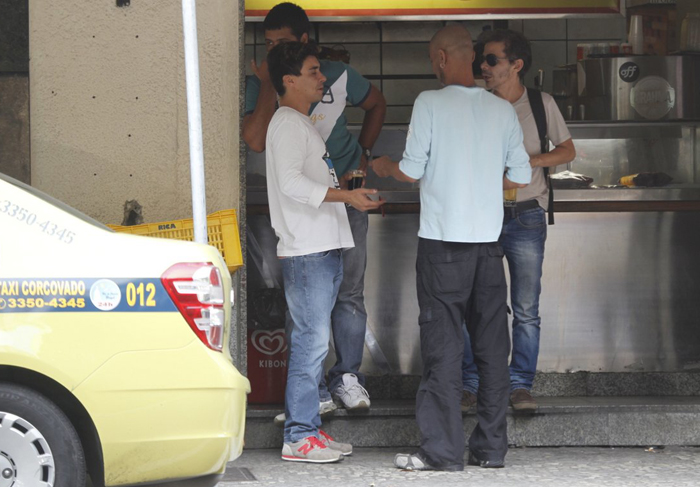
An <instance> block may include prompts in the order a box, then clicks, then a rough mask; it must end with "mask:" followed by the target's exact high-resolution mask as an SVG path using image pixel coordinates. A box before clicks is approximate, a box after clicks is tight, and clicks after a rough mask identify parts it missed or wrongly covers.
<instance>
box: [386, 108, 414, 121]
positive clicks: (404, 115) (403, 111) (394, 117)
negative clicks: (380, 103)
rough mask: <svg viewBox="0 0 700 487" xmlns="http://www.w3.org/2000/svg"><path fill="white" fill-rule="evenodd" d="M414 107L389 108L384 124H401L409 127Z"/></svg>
mask: <svg viewBox="0 0 700 487" xmlns="http://www.w3.org/2000/svg"><path fill="white" fill-rule="evenodd" d="M412 112H413V107H387V109H386V118H385V119H384V123H385V124H386V123H400V124H405V125H408V124H409V123H410V121H411V113H412Z"/></svg>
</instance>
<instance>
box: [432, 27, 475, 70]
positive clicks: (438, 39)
mask: <svg viewBox="0 0 700 487" xmlns="http://www.w3.org/2000/svg"><path fill="white" fill-rule="evenodd" d="M438 49H439V50H443V51H445V52H446V53H447V54H448V55H453V56H464V57H465V58H470V59H471V56H472V52H473V49H474V47H473V45H472V36H471V34H469V31H468V30H467V29H465V28H464V27H462V26H461V25H459V24H451V25H448V26H445V27H443V28H442V29H440V30H439V31H437V33H436V34H435V35H434V36H433V38H432V39H431V40H430V50H431V51H434V50H438ZM470 62H471V61H470Z"/></svg>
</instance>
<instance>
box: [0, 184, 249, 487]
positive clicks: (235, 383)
mask: <svg viewBox="0 0 700 487" xmlns="http://www.w3.org/2000/svg"><path fill="white" fill-rule="evenodd" d="M232 299H233V293H232V292H231V278H230V275H229V273H228V271H227V268H226V265H225V263H224V261H223V259H222V257H221V255H220V254H219V252H218V251H217V250H216V249H215V248H213V247H210V246H207V245H200V244H195V243H192V242H181V241H174V240H164V239H156V238H148V237H139V236H133V235H126V234H120V233H114V232H113V231H111V230H109V229H108V228H107V227H105V226H103V225H102V224H100V223H98V222H96V221H94V220H92V219H90V218H89V217H87V216H85V215H83V214H81V213H79V212H78V211H76V210H74V209H72V208H70V207H68V206H66V205H65V204H63V203H61V202H59V201H57V200H55V199H53V198H51V197H50V196H48V195H46V194H44V193H41V192H40V191H37V190H36V189H33V188H31V187H29V186H27V185H24V184H22V183H20V182H18V181H16V180H14V179H12V178H9V177H7V176H4V175H2V174H0V487H9V486H33V487H34V486H46V487H49V486H54V487H83V486H84V485H86V482H87V479H86V477H87V476H89V478H90V481H91V483H92V485H94V486H102V485H106V486H112V485H134V484H141V483H157V482H161V481H174V480H178V479H193V478H197V479H198V482H199V483H198V484H197V485H214V484H215V483H216V482H217V481H218V479H219V477H220V475H221V474H222V473H223V472H224V470H225V468H226V462H228V461H231V460H233V459H235V458H237V457H238V456H239V455H240V454H241V450H242V448H243V434H244V426H245V409H246V394H247V393H248V392H250V384H249V382H248V380H247V379H246V378H245V377H243V376H242V375H241V374H240V373H239V372H238V371H237V370H236V368H235V367H234V366H233V364H232V362H231V356H230V354H229V352H228V346H227V345H228V339H229V323H230V318H231V306H232Z"/></svg>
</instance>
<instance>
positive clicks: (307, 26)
mask: <svg viewBox="0 0 700 487" xmlns="http://www.w3.org/2000/svg"><path fill="white" fill-rule="evenodd" d="M285 27H289V28H290V29H292V34H294V37H296V38H297V39H299V40H301V36H303V35H304V34H308V33H309V32H310V31H311V22H309V17H308V16H307V15H306V12H305V11H304V9H303V8H301V7H300V6H299V5H296V4H293V3H291V2H283V3H279V4H277V5H275V6H274V7H272V9H270V11H269V12H268V13H267V15H266V16H265V20H263V29H265V30H280V29H284V28H285Z"/></svg>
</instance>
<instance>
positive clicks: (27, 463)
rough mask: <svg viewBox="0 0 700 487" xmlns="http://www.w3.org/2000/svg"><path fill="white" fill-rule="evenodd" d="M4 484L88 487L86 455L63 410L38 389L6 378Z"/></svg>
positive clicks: (0, 425) (0, 475)
mask: <svg viewBox="0 0 700 487" xmlns="http://www.w3.org/2000/svg"><path fill="white" fill-rule="evenodd" d="M0 445H2V448H0V487H9V486H12V485H32V486H38V487H39V486H41V487H44V486H47V487H48V486H55V487H74V486H75V487H84V486H85V475H86V472H85V455H84V453H83V448H82V445H81V443H80V439H79V438H78V434H77V433H76V432H75V428H74V427H73V425H72V424H71V422H70V421H69V420H68V418H67V417H66V415H65V414H63V411H61V410H60V409H59V408H58V407H57V406H56V405H55V404H54V403H52V402H51V401H49V400H48V399H47V398H46V397H44V396H43V395H41V394H38V393H37V392H35V391H33V390H31V389H29V388H27V387H23V386H18V385H16V384H10V383H7V382H0Z"/></svg>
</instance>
